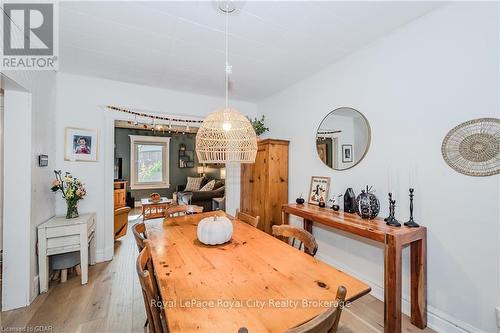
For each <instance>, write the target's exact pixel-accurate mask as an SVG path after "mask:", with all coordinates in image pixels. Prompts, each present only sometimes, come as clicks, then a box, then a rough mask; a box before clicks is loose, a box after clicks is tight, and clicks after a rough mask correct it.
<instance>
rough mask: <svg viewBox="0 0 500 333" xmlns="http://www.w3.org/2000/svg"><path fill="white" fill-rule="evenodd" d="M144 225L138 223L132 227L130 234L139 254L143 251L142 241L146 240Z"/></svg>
mask: <svg viewBox="0 0 500 333" xmlns="http://www.w3.org/2000/svg"><path fill="white" fill-rule="evenodd" d="M145 231H146V225H145V224H144V222H138V223H136V224H134V225H133V226H132V233H133V234H134V238H135V243H136V244H137V248H138V249H139V252H141V251H142V249H144V241H145V240H146V234H145Z"/></svg>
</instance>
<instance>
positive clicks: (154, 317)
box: [136, 241, 168, 333]
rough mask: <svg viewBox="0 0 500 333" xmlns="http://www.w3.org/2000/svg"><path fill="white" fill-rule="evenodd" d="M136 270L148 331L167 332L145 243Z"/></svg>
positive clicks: (154, 332)
mask: <svg viewBox="0 0 500 333" xmlns="http://www.w3.org/2000/svg"><path fill="white" fill-rule="evenodd" d="M136 269H137V275H138V276H139V282H140V283H141V289H142V295H143V298H144V306H145V308H146V315H147V316H148V323H149V331H150V332H153V333H163V332H168V329H167V324H166V320H165V318H164V314H163V305H162V302H161V297H160V292H159V289H158V285H157V283H156V278H155V274H154V270H153V263H152V259H151V252H150V249H149V246H148V245H147V241H146V242H145V246H144V248H143V249H142V251H141V252H140V253H139V256H138V257H137V264H136Z"/></svg>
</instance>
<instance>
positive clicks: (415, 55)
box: [259, 2, 500, 332]
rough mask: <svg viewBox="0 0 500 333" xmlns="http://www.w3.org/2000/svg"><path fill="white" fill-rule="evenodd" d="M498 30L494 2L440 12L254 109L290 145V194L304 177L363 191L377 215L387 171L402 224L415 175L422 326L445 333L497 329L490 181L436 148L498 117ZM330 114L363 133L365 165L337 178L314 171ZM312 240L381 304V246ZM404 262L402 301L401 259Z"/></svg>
mask: <svg viewBox="0 0 500 333" xmlns="http://www.w3.org/2000/svg"><path fill="white" fill-rule="evenodd" d="M499 30H500V29H499V11H498V4H497V3H471V2H468V3H453V4H447V5H445V6H444V7H441V8H440V9H438V10H436V11H434V12H431V13H429V14H428V15H426V16H423V17H421V18H420V19H418V20H416V21H414V22H412V23H410V24H409V25H407V26H404V27H401V28H400V29H398V30H396V31H395V32H393V33H392V34H390V35H388V36H386V37H385V38H383V39H381V40H379V41H377V42H374V43H373V44H371V45H370V46H369V47H366V48H364V49H363V50H361V51H359V52H357V53H355V54H352V55H350V56H348V57H346V58H344V59H343V60H341V61H339V62H338V63H336V64H334V65H332V66H330V67H328V68H327V69H325V70H323V71H321V72H320V73H318V74H316V75H314V76H312V77H310V78H308V79H306V80H304V81H302V82H300V83H298V84H295V85H294V86H291V87H289V88H288V89H286V90H284V91H282V92H280V93H277V94H275V95H273V96H271V97H269V98H267V99H265V100H264V101H262V102H261V103H259V111H260V112H261V113H263V114H264V115H265V116H266V119H267V121H268V124H269V127H270V129H271V133H270V134H269V136H272V137H275V138H282V139H289V140H291V142H290V167H289V168H290V177H289V179H290V187H289V195H290V197H291V198H294V197H296V196H298V195H299V194H300V193H302V192H304V191H307V189H308V186H309V181H310V177H311V176H312V175H323V176H330V177H331V178H332V182H331V184H332V187H333V191H335V192H344V191H345V189H346V188H347V187H353V188H354V189H355V191H356V192H357V193H359V192H360V190H361V189H362V188H363V187H364V186H365V185H367V184H368V185H373V186H374V188H375V189H376V190H377V192H376V194H377V195H378V196H379V198H380V199H381V202H382V207H383V211H382V212H381V214H380V216H382V217H385V215H386V214H387V204H386V193H387V187H388V185H387V183H388V170H392V171H390V173H391V174H392V177H393V178H394V179H395V182H396V199H397V202H398V207H397V215H398V218H400V219H401V220H404V219H407V218H408V213H407V212H408V197H407V192H406V191H407V189H408V185H409V170H410V169H415V170H416V173H417V177H416V184H415V187H416V190H415V195H416V197H415V217H416V220H417V222H420V223H421V224H423V225H425V226H427V227H428V288H429V289H428V304H429V325H430V326H431V327H435V328H439V329H440V331H443V332H454V331H459V329H458V328H456V327H454V326H453V325H449V324H448V323H447V321H449V322H451V323H453V324H455V325H458V326H460V327H462V328H463V329H464V330H468V331H484V332H494V331H496V324H495V311H494V309H495V307H496V306H498V303H497V302H498V295H499V290H498V289H499V285H498V281H499V279H500V276H499V267H498V266H499V258H498V256H499V244H498V235H499V230H498V229H499V209H498V205H499V182H498V176H495V177H487V178H474V177H468V176H464V175H461V174H458V173H456V172H454V171H453V170H452V169H451V168H449V167H448V166H447V165H446V163H445V162H444V161H443V158H442V157H441V153H440V148H441V142H442V140H443V137H444V136H445V135H446V133H447V132H448V131H449V130H450V129H451V128H452V127H454V126H455V125H457V124H459V123H461V122H463V121H466V120H469V119H473V118H479V117H488V116H490V117H497V116H498V112H499V107H500V105H499V104H500V103H499V98H498V94H499V91H500V83H499ZM339 106H351V107H353V108H355V109H357V110H359V111H361V112H362V113H364V114H365V116H366V117H367V119H368V120H369V122H370V125H371V128H372V143H371V147H370V150H369V152H368V154H367V156H366V158H365V160H363V161H362V162H361V163H360V164H359V165H358V166H356V167H354V168H353V169H350V170H347V171H342V172H336V171H332V170H330V169H329V168H328V167H326V166H325V165H323V164H322V162H321V161H320V159H319V158H318V157H317V154H316V148H315V134H316V129H317V127H318V124H319V123H320V121H321V120H322V119H323V117H324V116H325V115H326V114H327V113H328V112H330V111H331V110H333V109H335V108H337V107H339ZM304 161H309V162H308V163H305V162H304ZM295 222H296V223H298V221H295ZM314 233H315V235H316V237H317V240H318V243H319V257H320V258H323V259H324V260H326V261H328V262H330V263H333V264H334V265H337V266H338V267H340V268H342V269H344V270H346V271H348V272H351V273H353V274H355V275H357V276H359V277H360V278H361V279H363V280H364V281H366V282H368V283H370V284H371V285H372V286H373V292H374V294H376V295H377V296H379V297H382V296H383V292H382V288H383V276H382V275H383V252H382V249H381V248H377V247H374V246H373V244H369V243H365V242H361V241H359V240H356V239H353V238H349V237H346V235H344V234H340V233H338V232H336V231H334V230H332V229H329V228H327V227H319V226H315V227H314ZM404 261H405V267H404V280H405V286H404V289H403V292H404V298H405V299H406V300H408V299H409V290H408V283H407V281H408V278H409V276H408V264H407V263H408V251H406V252H405V255H404ZM407 306H408V303H407V302H404V307H405V308H406V309H407Z"/></svg>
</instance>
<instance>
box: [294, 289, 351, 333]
mask: <svg viewBox="0 0 500 333" xmlns="http://www.w3.org/2000/svg"><path fill="white" fill-rule="evenodd" d="M346 292H347V291H346V289H345V287H343V286H340V287H339V288H338V289H337V296H336V297H335V302H334V305H333V306H332V307H331V308H329V309H328V310H327V311H325V312H323V313H322V314H320V315H319V316H317V317H314V318H313V319H311V320H309V321H308V322H306V323H304V324H302V325H300V326H297V327H294V328H292V329H289V330H287V331H286V332H285V333H336V332H337V328H338V327H339V320H340V315H341V314H342V309H343V307H344V301H345V295H346Z"/></svg>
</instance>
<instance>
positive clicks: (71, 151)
mask: <svg viewBox="0 0 500 333" xmlns="http://www.w3.org/2000/svg"><path fill="white" fill-rule="evenodd" d="M98 145H99V142H98V135H97V130H96V129H84V128H73V127H66V129H65V133H64V160H65V161H86V162H95V161H97V149H98Z"/></svg>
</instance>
